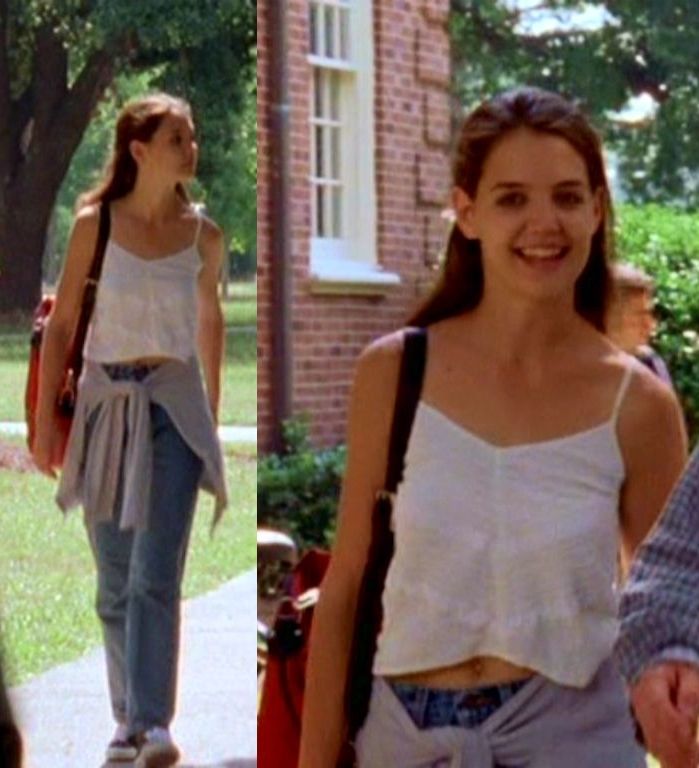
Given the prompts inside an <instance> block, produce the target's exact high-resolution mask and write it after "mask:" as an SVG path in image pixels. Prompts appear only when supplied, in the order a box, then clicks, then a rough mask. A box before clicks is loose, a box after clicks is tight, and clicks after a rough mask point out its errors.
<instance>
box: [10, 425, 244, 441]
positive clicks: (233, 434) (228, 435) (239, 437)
mask: <svg viewBox="0 0 699 768" xmlns="http://www.w3.org/2000/svg"><path fill="white" fill-rule="evenodd" d="M0 432H4V433H5V434H6V435H26V434H27V425H26V424H24V423H23V422H18V421H0ZM218 436H219V438H220V439H221V442H223V443H253V444H254V443H256V442H257V427H235V426H226V425H222V426H220V427H219V428H218Z"/></svg>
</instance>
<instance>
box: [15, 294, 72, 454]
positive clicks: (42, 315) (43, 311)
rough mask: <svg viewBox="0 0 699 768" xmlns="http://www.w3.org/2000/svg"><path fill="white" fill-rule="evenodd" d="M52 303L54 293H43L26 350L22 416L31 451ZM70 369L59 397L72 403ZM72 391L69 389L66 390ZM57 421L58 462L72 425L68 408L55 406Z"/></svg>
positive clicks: (63, 451)
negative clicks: (46, 332)
mask: <svg viewBox="0 0 699 768" xmlns="http://www.w3.org/2000/svg"><path fill="white" fill-rule="evenodd" d="M54 303H55V297H54V296H44V297H43V298H42V299H41V301H40V302H39V305H38V306H37V308H36V309H35V310H34V320H33V323H32V335H31V343H30V350H29V368H28V371H27V385H26V387H25V390H24V415H25V420H26V423H27V445H28V446H29V450H30V451H31V450H32V449H33V448H34V439H35V437H36V410H37V406H38V402H39V362H40V359H41V345H42V342H43V339H44V331H45V329H46V321H47V319H48V317H49V315H50V314H51V310H52V309H53V305H54ZM70 375H71V374H70V372H67V373H66V375H65V381H64V385H63V389H62V391H61V394H60V396H59V397H66V399H67V401H69V400H70V399H71V398H72V400H73V405H74V404H75V402H74V398H75V385H74V382H72V381H71V379H70ZM69 389H70V390H72V391H68V390H69ZM56 424H57V426H58V429H59V431H60V433H61V439H62V445H61V461H62V459H63V456H64V455H65V449H66V445H67V443H68V435H69V434H70V428H71V425H72V424H73V415H72V412H71V409H70V407H68V408H66V409H59V408H58V407H57V408H56Z"/></svg>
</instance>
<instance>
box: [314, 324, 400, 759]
mask: <svg viewBox="0 0 699 768" xmlns="http://www.w3.org/2000/svg"><path fill="white" fill-rule="evenodd" d="M402 346H403V336H402V334H400V333H398V334H393V335H392V336H388V337H385V338H384V339H381V340H379V341H378V342H376V343H375V344H373V345H372V346H371V347H369V348H368V350H366V351H365V352H364V353H363V354H362V356H361V358H360V360H359V364H358V366H357V372H356V376H355V381H354V385H353V388H352V396H351V401H350V410H349V420H348V453H347V468H346V472H345V476H344V480H343V485H342V493H341V497H340V506H339V522H338V530H337V536H336V539H335V544H334V547H333V552H332V558H331V560H330V566H329V568H328V571H327V573H326V576H325V579H324V580H323V584H322V587H321V590H320V598H319V601H318V605H317V606H316V610H315V615H314V618H313V626H312V630H311V638H310V653H309V660H308V668H307V674H306V692H305V697H304V709H303V724H302V732H301V753H300V761H299V768H335V765H336V761H337V757H338V754H339V750H340V747H341V745H342V741H343V738H344V735H345V733H346V723H345V712H344V701H343V699H344V689H345V680H346V676H347V666H348V663H349V654H350V645H351V641H352V634H353V627H354V617H355V610H356V606H357V597H358V591H359V586H360V583H361V579H362V575H363V572H364V567H365V564H366V559H367V552H368V548H369V544H370V541H371V514H372V509H373V505H374V497H375V494H376V492H377V491H378V490H380V489H381V487H382V486H383V483H384V479H385V473H386V462H387V459H388V440H389V434H390V427H391V419H392V416H393V407H394V402H395V392H396V387H397V385H398V371H399V365H400V356H401V351H402Z"/></svg>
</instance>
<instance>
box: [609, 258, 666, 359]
mask: <svg viewBox="0 0 699 768" xmlns="http://www.w3.org/2000/svg"><path fill="white" fill-rule="evenodd" d="M654 287H655V286H654V283H653V278H651V277H650V275H648V274H647V273H646V272H644V271H643V270H642V269H639V268H638V267H634V266H631V265H630V264H615V265H614V267H613V269H612V298H611V302H610V305H609V310H608V314H607V333H608V335H609V338H610V339H611V340H612V341H613V342H614V343H615V344H616V345H617V346H618V347H620V348H621V349H623V350H624V351H625V352H634V351H636V350H638V349H639V348H642V347H644V346H647V345H648V344H649V343H650V340H651V338H652V336H653V334H654V332H655V329H656V325H657V323H656V320H655V315H654V313H653V290H654Z"/></svg>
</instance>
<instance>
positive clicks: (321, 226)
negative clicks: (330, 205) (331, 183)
mask: <svg viewBox="0 0 699 768" xmlns="http://www.w3.org/2000/svg"><path fill="white" fill-rule="evenodd" d="M324 198H325V195H324V194H323V187H321V186H320V184H319V185H318V186H317V187H316V237H326V234H325V211H324V209H323V203H324Z"/></svg>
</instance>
